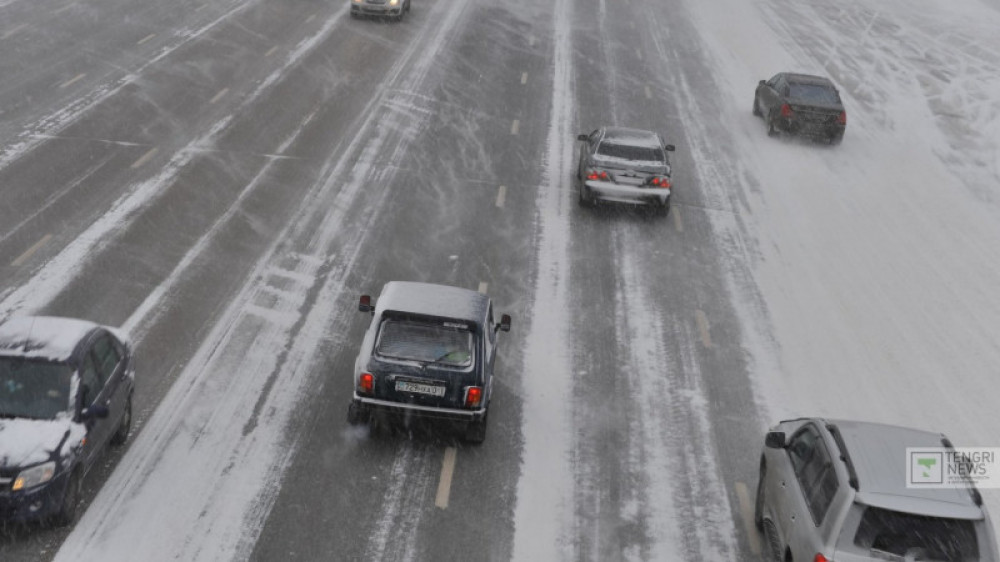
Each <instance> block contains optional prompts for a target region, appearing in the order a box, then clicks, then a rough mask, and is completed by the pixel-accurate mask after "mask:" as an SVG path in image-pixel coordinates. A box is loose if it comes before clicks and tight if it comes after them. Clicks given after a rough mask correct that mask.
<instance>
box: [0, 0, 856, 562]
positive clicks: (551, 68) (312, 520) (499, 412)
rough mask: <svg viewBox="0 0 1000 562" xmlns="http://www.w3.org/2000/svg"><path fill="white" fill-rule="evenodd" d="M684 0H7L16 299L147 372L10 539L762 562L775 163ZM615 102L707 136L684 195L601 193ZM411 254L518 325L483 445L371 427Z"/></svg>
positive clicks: (153, 553)
mask: <svg viewBox="0 0 1000 562" xmlns="http://www.w3.org/2000/svg"><path fill="white" fill-rule="evenodd" d="M686 6H687V5H686V4H685V3H684V2H681V1H677V0H664V1H662V2H661V1H655V0H627V1H622V2H615V3H610V2H606V1H605V0H572V1H571V0H556V1H554V2H547V3H537V2H528V1H526V0H512V1H510V2H500V3H498V2H487V1H484V0H453V1H450V2H443V1H441V0H414V2H413V5H412V11H411V12H410V13H409V14H408V15H407V17H406V19H405V20H404V21H403V22H401V23H393V22H385V21H381V20H377V19H355V18H351V17H349V13H348V4H347V2H346V1H343V2H342V1H335V2H334V1H320V0H285V1H282V2H279V1H277V0H253V1H235V0H166V1H163V0H161V1H158V2H152V1H150V0H129V1H126V0H80V1H76V2H69V1H67V0H30V1H29V0H0V76H2V77H3V79H2V81H0V143H2V144H0V190H2V194H3V201H4V202H3V204H2V205H0V269H2V273H3V275H2V276H0V313H2V314H5V315H6V314H16V313H42V314H53V315H62V316H75V317H81V318H87V319H90V320H94V321H97V322H101V323H105V324H110V325H115V326H123V327H125V328H126V329H127V330H128V331H129V332H131V333H132V334H133V337H134V339H135V341H136V343H137V351H136V353H137V357H138V362H139V363H138V365H139V367H138V369H137V374H136V385H137V386H136V388H137V390H136V394H135V412H136V418H135V421H134V426H133V432H132V435H131V437H130V442H129V444H128V445H126V446H125V447H124V448H122V449H116V450H113V451H112V452H111V453H110V454H109V455H108V456H107V457H106V462H104V463H103V464H102V465H100V466H98V467H97V468H96V469H94V470H93V471H92V472H91V473H90V474H89V475H88V477H87V479H86V482H85V490H86V495H85V498H84V501H85V503H86V504H87V507H88V509H87V512H86V513H85V514H84V515H83V516H82V518H81V520H80V521H79V522H78V524H77V526H76V532H75V533H74V534H73V536H70V535H69V533H70V530H71V529H49V528H43V527H39V526H36V525H30V526H8V527H6V528H5V529H4V530H3V532H2V533H0V558H2V559H3V560H4V561H22V560H24V561H27V560H50V559H54V558H55V557H56V555H57V551H59V549H60V547H61V546H63V545H64V542H65V546H66V548H64V549H63V551H62V552H61V553H59V556H60V558H64V559H79V560H87V559H98V558H100V559H150V560H152V559H182V560H196V559H207V560H214V559H233V558H234V559H253V560H261V561H270V560H510V559H518V560H554V559H563V560H619V559H628V560H681V559H684V560H692V561H694V560H748V561H751V560H759V559H760V537H759V536H758V535H757V534H756V531H754V529H753V528H752V526H751V525H750V522H749V520H748V517H749V513H750V509H751V506H750V503H749V502H750V501H751V499H752V497H753V491H754V489H755V486H756V469H757V458H758V456H759V453H760V447H761V444H762V429H763V428H764V427H765V426H766V425H767V424H768V423H770V422H771V421H773V420H771V419H769V418H768V417H767V415H766V413H765V412H762V411H760V406H759V403H760V402H759V400H757V399H756V398H757V397H758V393H759V389H756V388H755V387H754V384H753V381H752V376H751V370H752V368H753V366H752V365H751V363H752V362H753V360H754V358H753V353H752V352H753V350H754V349H755V345H757V343H755V342H761V341H763V342H772V343H773V336H772V335H771V334H770V333H769V332H767V331H766V330H767V325H766V323H764V324H762V326H763V330H764V331H762V332H761V331H757V332H755V333H754V334H753V341H752V342H750V341H748V339H747V336H748V335H747V334H746V333H744V331H745V330H746V326H747V323H746V322H745V319H744V318H741V317H740V314H739V312H738V310H737V307H736V306H735V303H734V300H733V299H735V298H744V299H749V302H750V306H751V307H759V308H760V309H762V310H763V309H766V303H764V302H762V301H761V300H756V299H759V298H760V296H759V295H758V294H757V293H756V289H755V287H754V284H753V281H752V280H751V274H750V270H751V269H752V267H753V264H754V260H755V259H756V252H757V248H756V247H755V244H756V242H755V241H754V235H753V233H752V232H751V231H750V229H749V228H748V227H747V225H746V217H747V214H748V213H749V212H750V211H749V209H750V206H749V205H748V202H747V200H746V198H747V197H748V194H753V193H754V192H755V190H756V189H759V187H760V186H751V187H750V189H731V188H730V187H731V186H734V185H738V184H741V183H742V184H744V185H745V184H746V178H744V177H743V176H742V174H743V170H742V169H741V168H740V167H739V166H738V165H737V164H735V162H738V160H739V155H738V154H737V150H736V149H735V148H733V146H734V143H733V142H732V140H731V136H732V134H733V133H732V131H731V130H730V127H731V124H730V123H727V122H725V120H723V119H721V118H720V117H719V116H720V115H724V114H725V113H726V112H727V109H726V107H725V104H726V103H727V101H726V100H727V99H728V98H727V97H724V96H719V95H717V92H718V91H719V90H720V89H721V88H725V87H726V86H725V85H724V84H720V83H719V82H717V81H716V79H715V78H714V77H713V75H712V73H711V72H710V69H711V68H713V66H714V65H716V64H718V63H717V61H713V60H710V58H709V55H708V54H707V53H706V49H705V47H704V45H703V44H702V42H701V39H700V35H699V27H698V26H699V25H703V22H699V21H698V20H697V18H695V17H694V16H693V15H692V13H691V12H689V10H688V8H687V7H686ZM777 70H783V69H775V71H777ZM753 85H754V84H752V83H751V84H748V85H747V88H746V96H745V97H746V111H745V113H747V114H749V111H750V109H749V108H750V101H751V100H750V97H751V96H752V92H753ZM748 119H749V118H748ZM694 123H696V124H697V129H696V131H692V128H691V126H690V125H691V124H694ZM602 125H623V126H635V127H642V128H648V129H652V130H656V131H658V132H660V133H662V134H663V135H664V137H665V138H666V140H667V142H668V143H672V144H675V145H676V146H677V151H676V152H675V153H673V155H672V159H673V160H672V161H673V165H674V170H675V174H674V183H675V186H676V189H675V192H674V195H673V208H672V210H671V211H670V214H669V215H668V216H666V217H663V216H656V215H653V214H650V213H645V212H641V211H639V212H637V211H634V210H631V209H621V208H617V207H601V208H597V209H588V208H582V207H580V206H579V205H578V204H577V199H576V197H577V195H576V191H575V188H576V184H575V178H574V172H575V169H576V155H577V150H578V143H577V142H576V141H575V139H576V135H577V134H578V133H581V132H586V133H589V132H590V131H592V130H593V129H596V128H597V127H600V126H602ZM760 129H761V130H760V132H761V137H762V139H761V141H762V142H764V141H766V140H767V139H766V137H764V136H763V126H762V125H761V127H760ZM706 139H711V140H712V144H713V147H712V149H711V151H708V149H706V142H708V141H707V140H706ZM850 142H851V133H850V131H849V132H848V137H847V138H846V139H845V141H844V143H845V145H847V144H849V143H850ZM817 150H820V151H822V150H824V149H822V148H817ZM708 152H712V154H713V155H714V156H717V157H719V158H718V161H717V162H716V165H714V166H713V167H712V168H711V173H710V174H706V173H705V172H704V170H705V169H706V168H705V166H704V165H703V164H704V161H703V160H704V155H705V154H707V153H708ZM699 159H701V160H699ZM699 164H702V166H700V167H699ZM699 170H700V171H699ZM720 225H723V226H721V227H720ZM389 280H418V281H428V282H437V283H446V284H452V285H457V286H462V287H467V288H471V289H478V290H481V291H485V292H487V293H489V294H490V295H491V297H492V298H493V300H494V306H495V308H496V310H497V312H498V313H502V312H507V313H510V314H511V315H512V316H513V318H514V327H513V329H512V330H511V331H510V332H509V333H507V334H502V336H501V344H500V345H501V351H500V359H499V363H498V369H497V385H498V388H497V392H496V396H495V400H494V401H493V403H492V405H491V414H490V421H489V423H490V425H489V430H488V436H487V439H486V442H485V443H483V444H482V445H478V446H470V445H468V444H466V443H464V442H463V441H462V440H461V439H459V438H458V436H459V434H458V433H455V432H452V431H449V430H448V428H443V427H440V426H435V425H428V424H424V423H415V424H413V425H412V426H410V427H404V428H399V427H395V428H394V427H388V428H387V427H377V426H376V427H372V428H351V427H349V426H348V425H347V423H346V419H345V416H346V408H347V404H348V401H349V398H350V394H351V389H352V384H351V375H352V368H353V365H354V357H355V354H356V350H357V345H358V343H359V342H360V339H361V336H362V334H363V332H364V329H365V328H366V322H367V319H368V317H367V316H366V315H362V314H358V313H357V312H356V299H357V297H358V295H359V294H361V293H370V294H373V295H375V294H377V293H378V291H379V289H380V288H381V286H382V284H383V283H384V282H386V281H389ZM734 287H735V288H736V289H734ZM744 304H745V303H744ZM765 316H766V315H765ZM755 328H758V329H760V328H761V325H758V326H755ZM748 350H749V351H748ZM99 493H100V494H99ZM125 553H132V555H129V556H126V554H125ZM133 555H134V557H132V556H133Z"/></svg>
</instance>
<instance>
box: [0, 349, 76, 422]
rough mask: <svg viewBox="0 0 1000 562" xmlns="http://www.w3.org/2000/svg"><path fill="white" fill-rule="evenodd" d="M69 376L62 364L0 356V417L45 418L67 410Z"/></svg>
mask: <svg viewBox="0 0 1000 562" xmlns="http://www.w3.org/2000/svg"><path fill="white" fill-rule="evenodd" d="M72 376H73V368H72V367H70V366H69V365H66V364H64V363H54V362H51V361H44V360H36V359H24V358H21V357H0V417H4V418H10V417H14V418H32V419H45V420H48V419H54V418H55V417H56V416H57V415H58V414H59V413H61V412H66V411H69V410H70V405H71V404H70V384H71V382H70V381H71V379H72Z"/></svg>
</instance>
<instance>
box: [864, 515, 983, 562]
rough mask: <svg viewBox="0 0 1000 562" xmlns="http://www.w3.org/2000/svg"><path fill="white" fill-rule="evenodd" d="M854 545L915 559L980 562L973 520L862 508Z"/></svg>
mask: <svg viewBox="0 0 1000 562" xmlns="http://www.w3.org/2000/svg"><path fill="white" fill-rule="evenodd" d="M854 544H855V545H857V546H859V547H861V548H864V549H866V550H873V551H881V552H885V553H889V554H893V555H896V556H899V557H903V556H906V555H907V554H913V555H915V559H917V560H949V561H950V560H955V561H962V562H965V561H968V560H979V545H978V544H977V542H976V530H975V527H974V526H973V522H972V521H968V520H965V519H948V518H944V517H928V516H924V515H911V514H909V513H900V512H898V511H890V510H888V509H881V508H877V507H867V508H865V512H864V515H862V516H861V525H860V526H858V534H857V535H856V536H855V537H854Z"/></svg>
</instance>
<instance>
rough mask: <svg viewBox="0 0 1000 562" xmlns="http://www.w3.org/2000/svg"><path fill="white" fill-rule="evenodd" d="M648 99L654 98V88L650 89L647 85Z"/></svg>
mask: <svg viewBox="0 0 1000 562" xmlns="http://www.w3.org/2000/svg"><path fill="white" fill-rule="evenodd" d="M646 99H648V100H651V99H653V90H650V89H649V86H646Z"/></svg>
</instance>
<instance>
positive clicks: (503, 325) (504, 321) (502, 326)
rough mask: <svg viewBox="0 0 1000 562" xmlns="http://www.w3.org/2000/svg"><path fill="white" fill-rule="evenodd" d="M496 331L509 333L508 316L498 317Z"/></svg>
mask: <svg viewBox="0 0 1000 562" xmlns="http://www.w3.org/2000/svg"><path fill="white" fill-rule="evenodd" d="M497 329H499V330H500V331H501V332H509V331H510V314H504V315H503V316H501V317H500V323H499V324H497Z"/></svg>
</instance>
